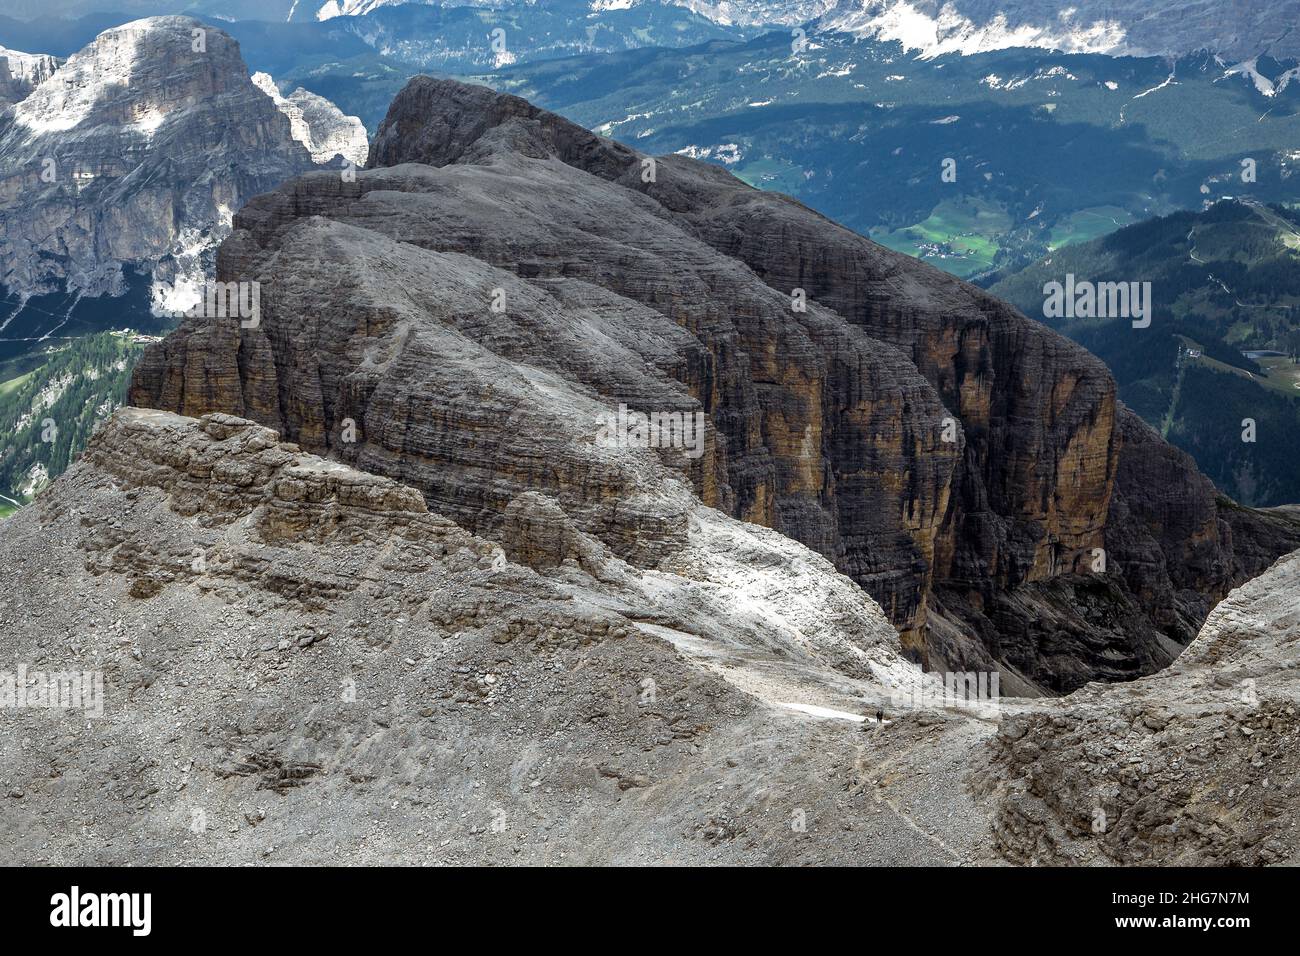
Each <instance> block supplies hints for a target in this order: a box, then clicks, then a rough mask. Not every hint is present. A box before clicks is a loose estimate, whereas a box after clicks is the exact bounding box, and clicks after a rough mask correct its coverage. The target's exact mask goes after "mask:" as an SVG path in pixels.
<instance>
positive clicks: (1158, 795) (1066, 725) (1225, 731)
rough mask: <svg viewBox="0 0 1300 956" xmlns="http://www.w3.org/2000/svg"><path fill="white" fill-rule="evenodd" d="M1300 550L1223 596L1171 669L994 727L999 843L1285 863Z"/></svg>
mask: <svg viewBox="0 0 1300 956" xmlns="http://www.w3.org/2000/svg"><path fill="white" fill-rule="evenodd" d="M1297 584H1300V553H1296V554H1291V555H1289V556H1288V557H1286V558H1283V559H1282V560H1281V561H1279V562H1278V563H1277V564H1276V565H1275V566H1274V567H1273V568H1271V569H1270V570H1269V571H1268V572H1267V573H1265V574H1263V575H1261V576H1259V577H1258V578H1256V579H1255V580H1253V581H1251V582H1249V583H1248V584H1246V585H1243V586H1242V587H1240V588H1238V589H1237V590H1235V591H1233V592H1232V594H1230V595H1229V596H1228V598H1227V599H1226V600H1224V601H1223V602H1222V603H1220V604H1219V605H1218V606H1217V607H1215V608H1214V610H1213V611H1212V612H1211V613H1210V615H1209V618H1208V619H1207V620H1206V622H1205V626H1204V627H1203V628H1202V629H1201V632H1200V634H1199V635H1197V637H1196V639H1195V640H1194V641H1193V642H1192V643H1191V645H1190V646H1189V647H1188V648H1187V649H1186V650H1185V651H1183V653H1182V655H1181V656H1180V657H1179V658H1178V660H1177V661H1176V662H1175V663H1174V664H1173V666H1172V667H1170V668H1169V669H1167V670H1166V671H1163V672H1161V673H1160V674H1157V675H1154V676H1151V677H1146V678H1143V679H1141V680H1139V681H1135V682H1133V683H1131V684H1126V685H1122V686H1109V687H1106V686H1102V685H1099V684H1090V685H1088V686H1087V687H1086V688H1084V689H1082V690H1080V691H1077V692H1075V693H1074V694H1072V695H1070V696H1069V697H1067V698H1064V699H1062V700H1059V701H1054V702H1052V704H1051V705H1047V704H1044V705H1043V706H1042V707H1041V708H1040V709H1036V710H1034V711H1031V712H1027V713H1024V714H1021V715H1017V716H1015V717H1012V718H1010V719H1008V720H1005V721H1003V723H1002V726H1001V727H1000V729H999V731H998V734H997V736H996V738H994V740H993V741H992V743H991V745H990V749H991V751H992V753H993V760H994V768H995V769H994V773H993V774H992V775H986V774H983V773H979V772H976V773H975V774H973V775H972V778H971V779H972V781H973V782H974V784H975V786H976V789H977V790H980V791H981V792H986V793H991V794H993V795H995V796H996V799H997V810H996V813H995V816H994V821H993V833H994V838H995V840H996V841H997V845H998V848H999V850H1000V852H1002V853H1003V854H1004V855H1005V856H1006V857H1007V858H1008V859H1010V860H1012V861H1013V862H1017V863H1042V864H1063V863H1072V864H1095V863H1121V864H1146V865H1150V864H1160V865H1166V864H1170V865H1195V866H1201V865H1218V866H1225V865H1226V866H1256V865H1261V864H1289V865H1295V864H1296V863H1297V861H1300V838H1297V835H1296V830H1295V820H1296V811H1297V807H1300V759H1298V758H1297V748H1296V743H1297V736H1298V735H1300V717H1298V716H1297V705H1300V682H1297V680H1296V677H1295V673H1296V666H1297V664H1300V643H1298V640H1300V602H1297V600H1296V594H1297Z"/></svg>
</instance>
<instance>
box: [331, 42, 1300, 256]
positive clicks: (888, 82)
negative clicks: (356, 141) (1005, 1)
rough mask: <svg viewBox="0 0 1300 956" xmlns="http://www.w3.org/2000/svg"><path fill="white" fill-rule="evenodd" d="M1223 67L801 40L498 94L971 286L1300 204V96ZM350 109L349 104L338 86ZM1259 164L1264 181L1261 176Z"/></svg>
mask: <svg viewBox="0 0 1300 956" xmlns="http://www.w3.org/2000/svg"><path fill="white" fill-rule="evenodd" d="M1292 75H1293V71H1292V67H1291V66H1290V65H1289V64H1286V63H1281V62H1278V61H1274V60H1271V59H1265V58H1261V59H1259V60H1257V61H1255V63H1254V64H1253V66H1252V69H1251V71H1250V72H1246V71H1244V70H1241V69H1234V68H1233V67H1230V66H1227V65H1225V64H1224V63H1223V62H1221V61H1219V60H1217V59H1215V58H1214V57H1212V56H1209V55H1207V54H1201V55H1196V56H1188V57H1184V58H1182V59H1179V60H1176V61H1173V62H1169V61H1167V60H1164V59H1161V58H1153V57H1145V58H1142V57H1112V56H1106V55H1102V54H1062V53H1051V52H1045V51H1040V50H1023V49H1016V50H998V51H994V52H990V53H980V54H973V55H969V56H958V55H952V54H950V55H944V56H940V57H937V58H933V59H923V58H917V57H916V56H915V54H911V55H909V54H905V53H904V51H903V48H902V46H901V45H900V44H899V43H898V42H884V41H876V40H863V39H857V38H854V37H852V36H850V35H848V34H844V33H840V34H826V35H821V36H819V37H818V38H817V41H816V43H810V44H809V45H808V46H807V47H806V48H802V49H801V48H798V47H797V44H796V43H794V42H793V41H791V39H790V38H789V37H788V36H786V35H784V34H767V35H765V36H762V37H758V38H755V39H753V40H750V41H747V42H744V43H713V44H708V45H705V46H699V47H693V48H689V49H681V50H637V51H633V52H629V53H619V54H610V55H607V56H591V57H577V58H571V59H567V60H563V61H547V62H536V63H530V64H522V65H519V66H515V67H510V68H506V69H503V70H500V71H498V72H496V73H493V74H490V75H484V76H482V77H481V79H482V80H483V81H484V82H488V83H491V84H493V85H496V86H498V87H499V88H501V89H505V90H509V91H511V92H514V93H516V94H518V95H521V96H526V97H529V98H531V99H534V100H537V101H538V102H542V103H545V104H546V105H547V106H548V107H549V108H552V109H556V110H558V111H560V112H562V113H564V114H565V115H567V116H569V117H570V118H572V119H575V120H577V121H578V122H580V123H582V124H584V125H586V126H589V127H591V128H594V129H597V130H599V131H601V132H603V133H605V134H607V135H610V136H616V137H619V138H623V139H627V140H629V141H632V142H636V143H637V144H638V145H639V146H641V147H642V148H644V149H647V150H650V151H653V152H683V153H685V154H687V155H691V156H695V157H698V158H703V159H708V160H710V161H712V162H715V163H719V164H721V165H724V166H726V167H727V168H728V169H730V170H731V171H732V172H734V173H735V174H736V175H738V176H740V177H741V178H743V179H745V180H746V181H748V182H750V183H753V184H754V185H758V186H762V187H765V188H773V189H779V190H782V191H785V192H789V193H791V194H793V195H795V196H797V197H798V198H799V199H801V200H802V201H804V202H806V203H808V204H809V205H811V206H813V207H814V208H816V209H818V210H819V211H821V212H823V213H825V214H826V215H828V216H831V217H832V218H835V219H837V220H840V221H842V222H844V223H846V224H847V225H849V226H851V227H852V228H854V229H856V230H858V231H860V232H863V233H866V234H869V235H870V236H871V237H872V238H874V239H876V240H877V241H879V242H882V243H884V244H886V245H889V246H890V247H892V248H895V249H898V250H900V251H905V252H908V253H910V254H912V255H917V256H921V257H924V258H927V259H930V260H932V261H933V262H935V264H937V265H939V266H941V267H942V268H944V269H947V270H948V271H951V272H954V273H956V274H958V275H962V276H979V275H982V274H988V273H991V272H993V271H996V270H999V269H1008V268H1016V267H1019V266H1022V265H1026V264H1028V263H1029V262H1032V261H1035V260H1037V259H1039V258H1041V257H1042V256H1044V255H1046V254H1047V253H1048V252H1049V251H1050V250H1051V249H1054V248H1058V247H1060V246H1061V245H1064V244H1066V243H1069V242H1076V241H1080V240H1084V239H1088V238H1092V237H1095V236H1097V235H1101V234H1104V233H1105V232H1108V231H1111V230H1114V229H1116V228H1118V227H1119V226H1122V225H1126V224H1128V223H1130V222H1134V221H1137V220H1139V219H1145V218H1148V217H1149V216H1152V215H1159V214H1164V213H1169V212H1173V211H1175V210H1177V209H1186V208H1194V209H1196V208H1200V207H1202V205H1204V204H1206V203H1209V202H1213V201H1215V200H1217V199H1220V198H1223V197H1225V196H1232V195H1237V194H1239V193H1242V192H1243V191H1248V192H1249V194H1250V195H1252V196H1254V197H1256V198H1259V199H1262V200H1267V201H1282V200H1288V199H1290V198H1292V197H1296V198H1300V180H1296V179H1293V178H1292V174H1293V173H1294V171H1295V170H1296V168H1297V165H1296V157H1297V153H1296V150H1295V144H1296V143H1300V85H1296V84H1295V83H1292V82H1290V77H1291V76H1292ZM335 92H337V95H338V96H339V97H340V99H341V100H342V101H343V102H347V98H348V96H347V93H346V92H344V91H343V90H341V89H336V88H335ZM1245 159H1250V160H1251V161H1252V162H1254V163H1255V166H1256V169H1255V175H1254V180H1253V181H1252V182H1251V183H1250V184H1248V185H1247V184H1244V183H1243V182H1242V178H1241V175H1240V174H1241V172H1242V165H1241V164H1242V161H1243V160H1245Z"/></svg>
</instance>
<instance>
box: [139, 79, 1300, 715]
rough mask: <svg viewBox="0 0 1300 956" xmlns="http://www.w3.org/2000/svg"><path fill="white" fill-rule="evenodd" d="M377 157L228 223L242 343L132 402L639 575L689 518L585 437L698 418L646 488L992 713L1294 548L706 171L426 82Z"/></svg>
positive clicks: (193, 347) (1065, 359)
mask: <svg viewBox="0 0 1300 956" xmlns="http://www.w3.org/2000/svg"><path fill="white" fill-rule="evenodd" d="M370 161H371V165H372V166H373V167H375V168H373V169H370V170H367V171H365V172H363V173H361V174H359V175H358V176H357V178H356V181H355V182H348V181H345V180H344V179H342V178H340V177H339V176H337V175H315V176H308V177H304V178H302V179H299V180H297V181H295V182H293V183H291V184H287V185H286V186H284V187H282V188H281V189H279V190H278V191H276V192H275V193H273V194H270V195H268V196H264V197H260V198H259V199H258V200H256V201H255V202H253V203H251V204H250V205H249V206H248V207H247V208H246V209H245V210H244V211H243V212H242V213H241V214H240V216H239V217H238V218H237V221H236V231H235V234H234V235H233V236H232V237H231V239H230V240H229V241H228V242H227V243H226V244H225V245H224V246H223V249H222V251H221V254H220V257H219V269H220V275H221V277H222V278H223V279H225V280H227V281H233V280H245V281H247V280H256V281H259V282H260V283H261V284H262V290H263V292H262V295H263V299H262V313H263V317H262V321H261V324H260V327H258V328H253V329H240V328H239V327H237V325H236V324H235V323H230V322H228V323H225V324H220V323H213V322H208V321H204V322H190V323H188V324H187V325H186V326H184V327H183V328H182V329H181V330H179V331H178V332H177V333H175V334H174V335H173V336H172V337H170V338H169V339H168V340H167V341H166V342H165V343H163V344H162V345H161V346H159V347H157V348H155V349H153V350H151V351H150V353H149V354H148V355H147V356H146V358H145V360H144V361H143V362H142V363H141V366H140V368H139V370H138V372H137V375H136V378H135V382H134V385H133V388H132V393H131V394H132V401H133V402H134V403H135V404H139V405H151V406H157V407H160V408H165V409H169V410H172V411H176V412H180V413H184V414H190V415H200V414H204V413H207V412H211V411H225V412H230V413H234V414H239V415H244V416H247V417H249V418H252V419H255V420H257V421H259V422H262V423H264V424H266V425H268V426H270V427H272V428H275V429H277V430H280V431H282V432H283V433H284V434H285V436H286V437H287V438H289V439H290V440H293V441H296V442H299V443H301V444H302V445H303V446H304V447H305V448H308V449H311V450H313V451H317V452H320V453H327V454H330V455H332V456H335V457H338V458H340V459H341V460H344V461H347V462H349V463H351V464H354V465H356V466H357V467H361V468H364V469H367V470H371V471H375V472H378V473H382V474H387V475H391V476H393V477H395V478H398V479H400V480H402V481H404V482H407V483H410V484H413V485H414V486H416V487H418V488H420V489H421V491H422V492H423V493H424V494H425V496H426V499H427V500H428V501H429V503H430V506H431V507H432V508H434V509H435V510H438V511H440V512H442V513H445V514H447V515H449V516H452V517H454V519H455V520H457V521H458V522H461V523H463V524H464V525H465V526H466V527H469V528H472V529H474V530H475V531H477V532H482V533H495V532H496V531H497V530H498V529H499V528H500V526H501V524H502V522H503V521H504V520H505V515H506V509H507V508H508V507H509V505H510V504H511V502H513V501H515V500H516V499H517V498H518V496H519V495H520V494H523V493H525V492H528V491H538V492H540V493H542V494H545V495H546V496H548V497H550V498H552V499H554V500H555V501H556V502H557V503H558V504H559V505H560V507H561V509H562V510H563V511H564V512H565V513H566V514H567V515H569V516H570V517H571V518H572V520H573V521H574V522H575V527H576V528H577V529H579V530H580V531H581V532H582V533H584V534H587V535H589V536H591V537H592V538H593V539H595V540H597V541H599V542H602V543H603V544H604V545H605V546H607V547H609V548H611V549H612V550H613V551H614V553H616V554H618V555H619V556H620V557H623V558H625V559H627V560H630V561H632V562H634V563H637V564H639V565H642V566H653V565H654V564H655V562H657V561H661V560H664V558H665V557H666V556H668V555H670V554H672V553H673V552H674V549H675V548H676V547H677V546H678V543H679V542H680V536H681V520H680V515H678V514H676V513H674V512H673V511H672V510H671V509H669V510H664V509H663V508H662V507H661V505H662V503H661V502H657V501H655V500H653V499H650V498H647V497H646V496H645V495H644V494H642V493H641V492H640V490H639V489H638V488H637V487H635V485H634V484H629V483H628V480H627V476H626V475H622V474H620V473H619V471H618V469H617V468H616V467H613V466H611V465H610V464H609V463H608V462H607V461H606V459H605V458H604V457H603V456H602V455H601V454H600V453H599V452H598V451H593V447H594V441H593V437H594V435H595V433H596V432H597V431H598V429H599V424H598V423H599V422H600V421H601V420H603V417H605V416H608V415H610V414H612V413H614V412H615V411H616V410H617V407H618V406H619V405H620V404H626V405H627V406H628V407H629V408H630V409H632V410H634V411H635V410H639V411H641V412H652V411H667V412H679V413H682V414H685V415H691V414H692V413H695V412H700V413H703V414H704V415H705V417H706V439H705V441H704V443H703V451H702V453H701V454H700V455H699V456H698V457H692V456H687V455H683V454H681V452H680V450H678V449H672V450H668V451H666V453H665V454H664V455H663V459H664V461H665V463H666V465H667V466H668V467H671V468H673V469H675V470H676V471H678V472H679V473H680V474H681V475H682V476H683V477H684V478H686V479H688V480H689V481H690V483H691V486H692V487H693V488H694V490H695V492H696V493H697V494H698V496H699V497H700V499H701V500H702V501H704V502H705V503H706V504H708V505H710V506H713V507H717V508H719V509H720V510H722V511H725V512H727V513H729V514H731V515H734V516H736V517H739V518H742V519H744V520H746V521H750V522H754V523H757V524H762V525H765V526H768V527H771V528H774V529H776V530H778V531H780V532H781V533H783V534H785V535H788V536H790V537H792V538H794V539H796V540H798V541H800V542H802V543H804V544H806V545H808V546H809V547H811V548H813V549H814V550H817V551H818V552H820V553H822V554H823V555H825V556H827V557H828V558H830V559H831V560H832V561H834V562H835V564H836V566H837V567H838V568H840V569H841V570H842V571H843V572H844V573H846V574H848V575H849V576H850V577H852V578H853V579H854V580H855V581H857V582H858V583H859V584H860V585H861V586H862V587H863V588H865V589H866V590H867V591H868V592H869V593H870V594H871V595H872V596H873V597H874V598H876V600H877V601H878V602H879V603H880V604H881V606H882V607H883V608H884V609H885V612H886V613H887V614H888V615H889V617H890V619H891V620H892V621H893V622H894V624H895V625H896V626H897V627H898V628H899V630H900V632H901V634H902V636H903V640H904V645H905V647H907V648H908V649H909V653H911V654H912V655H913V656H914V658H916V659H918V660H921V661H923V662H924V663H926V664H928V665H929V666H931V667H933V668H935V669H978V670H1000V671H1002V673H1003V675H1004V681H1005V682H1006V683H1005V686H1006V688H1007V690H1009V691H1011V692H1014V693H1031V692H1040V691H1048V692H1053V691H1055V692H1060V691H1065V690H1069V689H1071V688H1073V687H1077V686H1080V685H1082V684H1083V683H1085V682H1087V681H1088V680H1093V679H1101V680H1122V679H1130V678H1132V677H1135V676H1138V675H1141V674H1144V673H1150V672H1151V671H1153V670H1155V669H1157V668H1159V667H1161V666H1163V665H1165V664H1167V663H1168V662H1169V661H1170V660H1171V659H1172V658H1173V657H1174V656H1175V655H1176V653H1177V651H1178V649H1179V648H1180V647H1181V646H1183V645H1184V644H1185V643H1186V642H1187V641H1188V640H1190V639H1191V637H1192V636H1193V635H1194V633H1195V630H1196V627H1197V626H1198V624H1199V622H1200V621H1201V620H1202V619H1203V617H1204V615H1205V613H1206V612H1207V610H1208V608H1209V607H1210V606H1211V605H1212V604H1213V603H1214V602H1215V601H1216V600H1218V599H1219V598H1220V597H1222V596H1223V595H1224V594H1226V593H1227V591H1228V590H1229V589H1230V588H1231V587H1232V586H1233V585H1234V584H1236V583H1239V582H1240V581H1242V580H1245V579H1246V578H1247V577H1249V576H1250V575H1251V574H1254V573H1257V572H1258V571H1259V570H1261V569H1262V568H1263V567H1266V566H1267V564H1268V563H1269V562H1270V561H1271V560H1273V559H1274V558H1275V557H1276V556H1277V555H1278V554H1281V553H1283V552H1284V551H1286V550H1289V549H1290V548H1291V547H1294V546H1295V544H1296V543H1297V542H1298V540H1300V539H1298V537H1297V532H1296V527H1295V525H1294V523H1292V522H1291V521H1289V520H1287V519H1285V518H1282V517H1278V516H1275V515H1262V514H1260V513H1257V512H1245V511H1243V510H1241V509H1237V508H1235V507H1233V506H1231V503H1229V502H1223V501H1218V500H1216V496H1215V494H1214V492H1213V488H1212V487H1211V486H1210V484H1209V482H1208V481H1206V480H1204V479H1203V478H1202V477H1201V476H1200V475H1199V474H1198V473H1197V472H1196V470H1195V468H1194V466H1193V465H1192V463H1191V462H1190V460H1188V459H1187V458H1186V456H1180V455H1178V453H1177V452H1175V451H1173V450H1172V449H1170V448H1169V447H1168V446H1166V445H1164V443H1163V442H1160V441H1159V439H1158V438H1156V437H1155V436H1154V435H1151V434H1149V433H1143V432H1142V431H1141V430H1140V428H1139V427H1138V426H1139V425H1140V423H1136V419H1134V417H1133V416H1131V415H1130V414H1129V413H1128V412H1127V410H1126V409H1124V408H1123V406H1122V405H1120V404H1119V403H1118V401H1117V400H1116V397H1115V388H1114V384H1113V382H1112V381H1111V379H1110V377H1109V375H1108V374H1107V372H1106V370H1105V368H1104V367H1103V366H1102V365H1101V363H1100V362H1098V361H1097V360H1096V359H1095V358H1093V357H1092V356H1090V355H1089V354H1088V353H1087V352H1085V351H1083V350H1082V349H1080V348H1079V347H1078V346H1076V345H1074V344H1072V343H1070V342H1069V341H1067V340H1066V339H1064V338H1062V337H1060V336H1058V335H1056V334H1054V333H1052V332H1051V331H1050V330H1048V329H1046V328H1044V327H1043V326H1041V325H1039V324H1038V323H1034V322H1031V321H1029V320H1027V319H1026V318H1024V317H1023V316H1021V315H1020V314H1019V313H1017V312H1016V311H1015V310H1013V309H1012V308H1010V307H1009V306H1006V305H1005V304H1003V303H1001V302H999V301H997V300H995V299H993V298H992V297H990V296H988V295H987V294H985V293H983V292H982V291H980V290H978V289H975V288H973V287H971V286H968V285H966V284H964V283H961V282H959V281H958V280H956V279H954V278H952V277H950V276H947V275H944V274H942V273H940V272H938V271H936V270H934V269H932V268H930V267H929V266H926V265H925V264H923V263H920V262H917V261H914V260H912V259H910V258H908V257H906V256H902V255H899V254H895V253H893V252H890V251H888V250H885V249H883V248H881V247H879V246H877V245H875V244H874V243H871V242H870V241H869V240H866V239H864V238H862V237H860V236H857V235H855V234H853V233H850V232H848V231H847V230H844V229H841V228H839V227H837V226H836V225H835V224H833V223H831V222H828V221H827V220H825V219H824V218H822V217H820V216H818V215H816V214H815V213H812V212H811V211H809V210H808V209H806V208H805V207H803V206H801V205H799V204H798V203H796V202H794V201H793V200H790V199H788V198H786V197H782V196H779V195H775V194H772V193H766V192H762V191H759V190H754V189H751V188H749V187H747V186H745V185H744V184H742V183H740V182H739V181H737V180H735V179H734V178H732V177H730V176H729V175H728V174H727V173H725V172H724V171H722V170H719V169H717V168H714V167H711V166H707V165H704V164H701V163H697V162H694V161H692V160H689V159H685V158H683V157H679V156H674V157H660V158H658V159H652V158H650V157H644V156H641V155H640V154H638V153H636V152H635V151H634V150H632V149H630V148H628V147H626V146H622V145H620V144H617V143H613V142H611V141H609V140H605V139H602V138H601V137H598V136H596V135H594V134H592V133H590V132H588V131H586V130H583V129H580V128H578V127H576V126H574V125H573V124H571V123H568V122H567V121H565V120H563V119H561V118H559V117H557V116H554V115H553V114H549V113H546V112H545V111H542V110H539V109H537V108H536V107H533V106H532V105H530V104H528V103H527V102H525V101H523V100H521V99H518V98H516V97H511V96H505V95H500V94H496V93H494V92H492V91H490V90H487V89H485V88H481V87H471V86H465V85H462V84H458V83H454V82H450V81H436V80H431V79H428V78H424V77H421V78H417V79H415V80H413V81H412V82H411V83H410V84H409V85H408V87H407V88H406V89H405V90H404V91H403V93H402V94H401V95H400V96H399V97H398V98H397V99H396V100H395V101H394V104H393V106H392V108H391V110H390V113H389V116H388V119H387V120H386V121H385V123H384V124H383V126H382V127H381V129H380V130H379V132H378V134H377V135H376V138H375V141H374V143H373V144H372V149H371V157H370ZM805 298H806V307H804V300H805ZM349 423H351V424H349Z"/></svg>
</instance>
